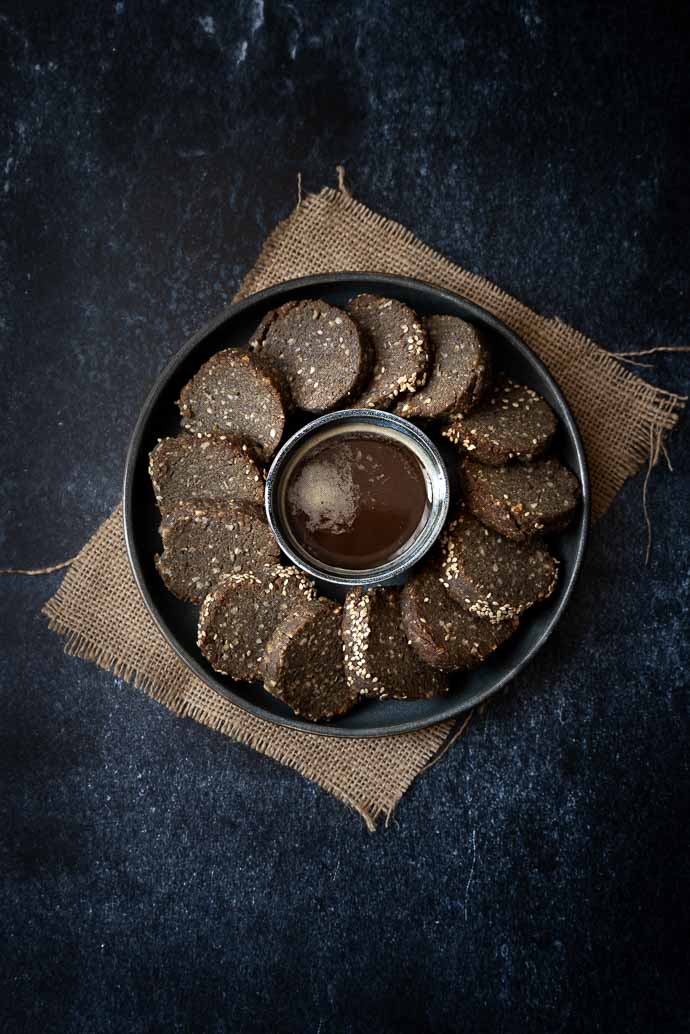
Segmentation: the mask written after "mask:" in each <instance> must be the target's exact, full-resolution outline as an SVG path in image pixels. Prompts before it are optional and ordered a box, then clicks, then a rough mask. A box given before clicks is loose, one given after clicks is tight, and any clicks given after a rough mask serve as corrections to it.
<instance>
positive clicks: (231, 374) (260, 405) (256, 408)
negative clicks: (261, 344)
mask: <svg viewBox="0 0 690 1034" xmlns="http://www.w3.org/2000/svg"><path fill="white" fill-rule="evenodd" d="M177 404H178V406H179V409H180V416H181V418H182V426H183V427H184V429H185V430H186V431H191V432H192V434H197V435H207V434H213V435H225V436H226V437H229V438H240V439H242V440H244V441H245V442H247V443H249V444H250V445H251V446H252V447H253V448H254V450H255V451H256V453H257V454H258V456H259V457H260V458H261V459H262V460H265V461H268V460H270V458H271V456H272V455H273V453H274V452H275V451H276V449H277V448H278V446H279V444H280V439H281V438H282V436H283V430H284V428H285V413H286V410H287V408H288V406H289V397H288V394H287V391H286V388H285V386H284V384H283V383H282V381H281V379H280V377H279V376H278V374H276V372H275V371H274V370H272V369H270V368H269V367H268V366H267V365H265V364H262V363H261V362H260V361H259V360H257V359H255V358H254V357H253V356H251V355H249V353H248V352H243V351H240V350H239V349H236V348H226V349H225V350H224V351H223V352H217V353H216V355H214V356H211V358H210V359H209V360H207V362H205V363H204V365H203V366H202V367H201V369H200V370H199V371H198V373H196V374H195V375H194V377H192V379H191V381H189V383H188V384H186V385H185V386H184V388H183V389H182V391H181V393H180V398H179V401H178V403H177Z"/></svg>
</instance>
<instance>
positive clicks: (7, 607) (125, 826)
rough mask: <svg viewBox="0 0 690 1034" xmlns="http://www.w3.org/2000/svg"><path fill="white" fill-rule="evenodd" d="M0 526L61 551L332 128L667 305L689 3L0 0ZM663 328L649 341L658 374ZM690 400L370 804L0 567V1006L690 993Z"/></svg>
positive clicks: (509, 285) (164, 1017) (283, 1011)
mask: <svg viewBox="0 0 690 1034" xmlns="http://www.w3.org/2000/svg"><path fill="white" fill-rule="evenodd" d="M0 10H1V13H0V39H1V40H2V51H3V57H2V65H1V66H0V67H1V68H2V73H1V75H2V90H1V91H0V106H1V109H2V133H1V139H2V143H1V154H0V212H1V222H2V241H1V249H2V250H1V253H0V261H1V263H2V268H1V269H0V321H1V323H0V327H1V331H2V333H1V347H2V377H1V389H0V390H1V391H2V403H1V410H0V413H1V415H0V421H1V423H0V430H1V433H0V454H1V457H0V469H1V470H2V480H1V482H0V500H1V503H0V507H1V515H0V516H1V524H0V564H3V565H21V566H30V565H44V564H49V563H53V562H55V561H58V560H60V559H63V558H65V557H67V556H71V555H72V554H74V553H75V552H76V551H77V550H78V548H79V547H80V546H81V544H82V543H83V541H84V540H85V538H86V537H87V536H88V535H89V534H90V533H91V532H92V531H94V529H95V528H96V527H97V525H98V524H99V522H100V521H101V520H102V519H103V518H104V517H105V516H106V515H107V514H108V513H109V512H110V510H111V509H112V507H113V506H114V505H115V504H116V502H117V500H118V498H119V495H120V481H121V475H122V465H123V458H124V454H125V448H126V444H127V439H128V435H129V433H130V429H131V427H132V425H133V422H134V420H135V417H136V415H137V411H138V408H139V406H140V404H141V402H142V400H143V397H144V394H145V392H146V391H147V389H148V387H149V385H150V383H151V382H152V380H153V379H154V377H155V376H156V374H157V372H158V371H159V370H160V368H161V366H162V364H163V363H164V361H165V360H166V359H167V357H168V356H169V355H170V354H171V353H172V352H173V351H174V350H175V349H177V348H178V347H179V346H180V345H181V344H182V342H183V341H184V340H185V338H186V337H187V335H188V334H190V332H192V331H193V330H194V329H195V328H197V327H198V326H199V325H200V324H202V323H203V322H204V321H205V320H207V319H208V318H209V317H211V316H213V315H214V314H215V313H216V312H217V311H218V310H219V309H221V308H222V307H223V306H224V305H225V304H226V302H227V301H228V298H229V297H230V296H231V295H232V294H233V292H234V291H235V289H236V287H237V285H238V283H239V280H240V278H241V277H242V275H243V273H244V272H245V271H246V270H247V269H248V268H249V267H250V266H251V264H252V263H253V262H254V260H255V258H256V256H257V254H258V251H259V248H260V246H261V243H262V241H263V239H264V238H265V236H266V234H267V233H268V231H269V230H270V229H271V228H272V227H273V226H274V224H275V223H276V221H277V220H278V219H280V218H282V217H284V216H285V215H287V214H288V212H289V211H290V209H291V208H292V206H293V204H294V202H295V194H296V176H297V172H298V171H301V172H302V174H303V178H304V185H305V188H306V189H318V188H319V187H321V186H322V184H324V183H326V182H327V183H333V182H334V180H335V166H336V164H338V163H342V164H344V165H345V166H346V167H347V169H348V173H349V180H350V184H351V186H352V189H353V190H354V192H355V194H356V195H357V196H358V197H360V198H361V199H362V200H363V201H365V202H367V203H368V204H369V205H371V206H372V207H374V208H376V209H379V210H380V211H382V212H384V213H386V214H387V215H389V216H392V217H394V218H396V219H399V220H401V221H402V222H403V223H405V224H407V225H409V226H410V227H412V228H413V229H414V230H415V232H416V233H417V234H418V235H419V236H420V237H421V238H423V239H424V240H426V241H428V242H429V243H431V244H432V245H434V246H435V247H437V248H439V249H441V250H442V251H444V252H446V253H447V254H448V255H449V256H450V257H451V258H453V259H455V260H456V261H458V262H460V263H462V264H464V265H465V266H467V267H469V268H470V269H473V270H476V271H477V272H479V273H482V274H484V275H486V276H488V277H490V278H491V279H492V280H495V281H496V282H497V283H498V284H500V285H501V286H502V287H504V288H506V289H507V290H509V291H510V292H512V293H513V294H515V295H516V296H518V297H519V298H520V299H522V300H523V301H525V302H527V303H529V304H530V305H532V306H533V307H535V308H536V309H538V310H539V311H540V312H542V313H545V314H549V315H552V314H557V315H559V316H560V317H562V318H563V319H565V320H567V321H569V322H571V323H573V324H574V325H576V326H578V327H579V328H581V329H582V330H584V331H586V332H587V333H589V334H590V335H592V336H593V337H594V338H595V339H597V340H599V341H600V342H602V343H603V344H605V345H606V346H608V347H611V348H613V349H618V350H629V349H632V348H638V347H645V346H650V345H656V344H665V345H677V344H687V343H688V275H689V273H690V247H689V245H688V182H689V179H690V168H689V161H688V155H689V153H690V152H689V151H688V125H690V117H689V116H690V101H689V90H688V87H689V85H690V83H689V76H688V43H689V39H690V35H689V32H688V14H687V11H688V9H687V6H686V5H681V4H675V5H673V4H670V5H666V4H664V5H662V4H654V3H631V2H626V3H610V4H599V3H592V4H587V3H579V2H578V3H563V4H556V3H552V4H547V3H538V2H533V0H526V2H519V0H516V2H514V3H498V2H486V0H485V2H481V3H480V2H476V3H450V2H448V3H442V2H438V0H436V2H426V3H413V2H409V3H384V2H376V0H374V2H369V3H364V2H353V3H344V2H343V3H338V4H324V3H319V2H318V0H311V2H295V3H280V2H273V0H265V3H262V2H261V0H253V2H248V0H245V2H242V3H226V4H222V3H220V2H218V0H205V2H196V0H194V2H189V3H173V2H168V3H165V2H161V3H157V4H156V3H149V2H136V3H135V2H132V0H118V2H116V3H94V2H92V3H86V2H82V0H80V2H72V3H70V4H65V3H62V4H61V3H50V4H49V3H47V2H43V3H36V2H34V3H26V0H22V2H21V3H20V2H18V0H4V2H3V3H2V7H1V9H0ZM688 370H689V361H688V359H687V358H686V357H684V356H662V357H659V358H657V359H656V360H655V361H654V368H653V369H650V370H643V371H642V373H644V375H645V376H647V377H649V378H650V379H652V380H655V381H658V383H659V384H662V385H664V386H667V387H674V388H675V389H676V390H680V391H681V392H682V391H685V390H686V389H687V383H688ZM689 444H690V438H689V437H688V431H687V426H682V427H681V428H680V429H679V431H678V432H677V433H676V434H675V435H674V436H673V437H672V439H671V441H670V446H669V448H670V457H671V462H672V464H673V466H674V469H675V473H673V474H671V473H669V472H668V471H667V470H666V469H665V468H664V469H661V468H659V469H658V470H657V471H656V472H655V474H654V478H653V481H652V484H651V488H650V506H651V513H652V519H653V524H654V548H653V552H652V559H651V562H650V564H649V567H648V568H647V569H645V568H644V567H643V557H644V549H645V531H644V526H643V514H642V506H641V495H642V480H641V478H639V477H638V478H637V479H635V480H634V481H632V482H631V483H630V484H628V486H627V487H626V489H625V490H624V491H623V493H622V494H621V497H620V499H619V500H618V502H617V503H616V505H615V506H614V507H613V509H612V510H611V512H610V513H609V514H608V516H607V517H606V518H605V519H604V520H603V521H602V522H601V523H600V525H599V526H598V527H597V528H596V529H595V531H594V533H593V535H592V541H591V548H590V552H589V557H588V560H587V564H586V569H585V571H584V574H583V577H582V580H581V583H580V586H579V588H578V591H577V594H576V598H575V599H574V601H573V603H572V605H571V607H570V609H569V611H568V613H567V615H566V617H565V619H564V621H563V624H562V626H561V628H560V630H559V632H558V634H557V635H555V636H554V638H553V640H552V641H551V643H550V644H549V645H548V647H547V648H546V649H545V650H544V651H543V652H542V654H541V655H540V656H539V658H538V660H537V661H536V663H534V664H533V665H532V666H531V667H530V668H529V670H528V671H527V672H525V673H524V674H523V675H522V676H521V677H520V678H519V679H518V680H517V681H516V682H515V683H514V684H513V686H512V687H511V689H510V692H509V693H508V694H506V695H505V696H503V697H502V698H501V699H500V700H498V701H497V702H496V703H495V705H494V706H492V707H491V708H490V710H489V711H488V713H487V715H486V717H484V718H483V719H482V720H481V721H478V722H476V724H475V726H474V728H473V729H472V731H471V733H470V734H469V735H468V736H467V737H466V739H465V740H464V741H463V742H461V743H460V745H459V746H458V747H456V749H455V750H454V751H453V752H452V753H451V754H450V755H449V756H448V757H447V758H446V759H445V760H444V761H443V762H442V763H441V764H439V765H438V766H437V767H436V768H435V769H433V770H432V771H431V772H429V773H428V774H427V775H425V776H424V777H423V778H421V779H420V780H419V782H418V783H417V784H416V785H415V786H414V787H413V789H412V791H411V792H410V793H409V794H408V795H407V797H406V798H405V799H404V801H403V802H402V804H401V805H400V807H399V809H398V812H397V814H396V817H395V819H394V820H393V822H392V823H391V824H390V826H389V828H387V829H383V830H381V832H379V833H378V834H376V835H374V836H371V835H369V834H368V833H367V832H366V831H365V829H364V827H363V825H362V822H361V820H360V819H359V818H358V817H357V816H356V815H355V814H354V813H351V812H349V811H348V810H347V809H346V808H344V807H343V805H341V804H339V803H337V802H336V801H335V800H334V799H332V798H331V797H329V796H327V795H326V794H325V793H322V792H320V791H318V790H316V789H315V788H314V787H313V786H312V785H310V784H309V783H307V782H305V781H303V780H302V779H301V778H300V777H299V776H297V775H296V774H294V773H293V772H291V771H288V770H287V769H284V768H281V767H279V766H278V765H277V764H274V763H273V762H271V761H268V760H266V759H265V758H263V757H261V756H260V755H258V754H255V753H253V752H252V751H250V750H247V749H245V748H243V747H240V746H238V745H236V744H234V743H232V742H231V741H229V740H227V739H225V738H223V737H221V736H218V735H215V734H214V733H212V732H210V731H208V730H207V729H204V728H201V727H200V726H198V725H195V724H193V723H192V722H190V721H179V720H176V719H175V718H173V717H172V716H171V715H170V714H169V713H168V712H167V711H165V710H164V709H163V708H162V707H160V706H158V705H156V704H154V703H153V702H151V701H150V700H149V699H147V698H146V697H145V696H144V695H143V694H142V693H140V692H137V691H135V690H134V689H132V688H130V687H129V686H127V685H125V684H124V683H123V682H121V681H120V680H118V679H114V678H113V677H112V676H110V675H108V674H106V673H105V672H102V671H99V670H97V669H96V668H94V667H92V666H90V665H87V664H85V663H82V662H80V661H77V660H74V659H70V658H68V657H65V656H64V655H63V653H62V644H61V642H60V641H59V640H58V639H57V638H56V637H55V636H53V635H52V634H50V633H49V632H48V631H47V629H46V625H45V621H44V619H43V618H41V617H40V616H39V608H40V606H41V604H42V602H43V601H44V600H45V599H46V597H47V596H48V595H49V594H51V593H52V592H53V591H54V590H55V589H56V587H57V585H58V584H59V579H60V575H53V576H50V577H46V578H40V579H37V578H34V579H29V578H4V579H3V581H2V583H1V588H2V603H3V612H4V613H3V619H2V636H3V638H4V649H3V652H2V657H1V659H0V664H1V668H0V671H1V686H2V710H1V712H0V715H1V716H0V735H1V737H2V742H1V743H0V764H1V765H2V775H3V787H2V791H1V793H0V808H1V809H2V827H1V828H2V836H1V837H0V852H1V854H0V859H1V865H2V872H3V883H2V902H1V908H0V917H1V918H0V930H1V934H0V943H1V947H0V952H1V958H0V1028H1V1029H2V1030H3V1032H15V1031H44V1030H46V1031H59V1032H62V1031H69V1032H79V1034H93V1032H95V1031H98V1032H99V1034H106V1032H128V1034H129V1032H132V1034H137V1032H147V1034H148V1032H158V1031H166V1032H168V1031H196V1030H200V1031H213V1032H222V1031H232V1032H242V1034H244V1032H253V1031H290V1032H292V1031H295V1032H300V1034H301V1032H313V1034H331V1032H332V1034H345V1032H371V1031H385V1032H388V1031H390V1032H423V1031H434V1032H443V1031H456V1030H470V1031H501V1032H513V1031H514V1032H525V1031H595V1030H596V1031H602V1032H606V1034H609V1032H617V1031H625V1032H626V1034H628V1032H649V1031H652V1030H659V1031H664V1032H676V1031H683V1030H688V1029H690V1027H689V1024H688V1006H690V996H689V994H688V978H689V975H690V974H688V967H687V955H688V937H689V933H690V929H689V927H690V923H689V919H690V906H689V905H688V850H687V848H688V824H689V820H690V815H689V811H690V809H689V807H688V803H689V799H690V792H689V782H688V746H687V735H688V710H689V708H688V704H689V700H690V693H689V686H688V661H689V651H688V641H687V620H688V596H689V576H688V544H689V538H690V520H689V516H688V515H689V513H690V492H689V479H688V474H689V472H690V454H689V449H688V446H689Z"/></svg>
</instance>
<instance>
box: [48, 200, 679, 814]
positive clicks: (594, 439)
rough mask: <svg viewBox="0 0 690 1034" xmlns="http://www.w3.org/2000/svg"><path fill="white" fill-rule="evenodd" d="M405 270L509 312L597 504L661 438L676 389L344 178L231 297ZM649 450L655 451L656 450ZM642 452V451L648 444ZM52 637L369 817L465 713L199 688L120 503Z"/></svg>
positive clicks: (296, 215) (69, 579)
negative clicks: (296, 720)
mask: <svg viewBox="0 0 690 1034" xmlns="http://www.w3.org/2000/svg"><path fill="white" fill-rule="evenodd" d="M337 271H362V272H366V271H369V272H384V273H394V274H399V275H404V276H413V277H417V278H419V279H422V280H427V281H429V282H430V283H433V284H437V285H439V286H442V287H446V288H449V289H451V290H453V291H457V292H458V293H460V294H463V295H465V296H466V297H468V298H470V299H472V300H473V301H475V302H477V303H479V304H480V305H483V306H484V307H485V308H487V309H489V310H490V311H491V312H493V313H494V314H495V315H496V316H498V317H499V318H500V319H502V320H504V321H505V322H506V323H507V324H509V325H510V326H511V327H512V328H513V330H515V331H516V332H517V333H518V334H519V335H520V336H521V337H523V338H524V340H525V341H526V342H527V343H528V344H529V345H530V346H531V347H532V348H533V349H534V351H535V352H536V353H537V354H538V355H539V356H540V357H541V359H542V360H543V361H544V362H545V363H546V365H547V366H548V367H549V368H550V370H551V372H552V373H553V374H554V376H555V378H556V380H557V381H558V382H559V384H560V385H561V387H562V389H563V390H564V392H565V394H566V397H567V398H568V401H569V403H570V405H571V407H572V409H573V411H574V413H575V417H576V419H577V421H578V424H579V427H580V431H581V433H582V436H583V439H584V442H585V447H586V449H587V454H588V459H589V464H590V470H591V475H592V497H593V510H594V514H595V515H596V516H598V515H600V514H602V513H603V512H604V511H605V510H606V509H607V508H608V506H609V504H610V502H611V500H612V499H613V497H614V496H615V494H616V492H617V491H618V490H619V488H620V487H621V485H622V484H623V482H624V481H625V479H626V478H627V477H629V476H630V475H631V474H633V473H635V472H636V471H637V470H638V469H639V467H640V465H641V463H642V462H644V461H645V460H648V459H649V448H650V441H651V442H658V443H663V437H664V435H665V434H666V433H667V432H668V431H669V430H670V429H671V428H672V427H673V425H674V424H675V422H676V420H677V417H678V413H679V411H680V409H681V407H682V404H683V400H682V399H681V398H680V397H679V396H677V395H672V394H671V393H669V392H666V391H663V390H662V389H659V388H655V387H653V386H651V385H649V384H647V383H645V382H644V381H643V380H641V379H640V378H639V377H637V376H636V375H635V374H634V373H632V372H631V371H630V370H628V369H626V368H625V367H624V366H623V364H622V363H620V362H618V360H617V359H616V358H615V356H613V355H611V354H609V353H608V352H605V351H604V350H603V349H601V348H599V347H598V346H597V345H595V344H594V343H593V342H592V341H590V340H588V339H587V338H586V337H584V336H583V335H582V334H580V333H578V331H576V330H573V329H572V328H571V327H568V326H566V324H564V323H562V322H561V321H560V320H554V319H546V318H544V317H542V316H538V315H537V314H536V313H534V312H532V311H531V310H530V309H528V308H527V307H526V306H524V305H522V304H521V303H520V302H518V301H516V300H515V299H514V298H511V297H510V296H509V295H507V294H505V293H504V292H503V291H501V290H500V289H499V288H497V287H495V286H494V285H493V284H490V283H488V281H486V280H483V279H482V278H481V277H478V276H476V275H474V274H472V273H468V272H466V271H465V270H463V269H461V268H459V267H458V266H455V265H453V263H451V262H450V261H449V260H448V259H446V258H444V257H443V256H442V255H439V254H438V253H436V252H435V251H433V250H432V249H431V248H430V247H428V246H427V245H425V244H423V243H421V242H420V241H418V240H417V239H416V238H415V237H414V235H413V234H412V233H411V232H410V231H409V230H406V229H405V228H404V227H402V226H400V225H399V224H397V223H394V222H392V221H391V220H389V219H386V218H384V217H383V216H380V215H377V214H376V213H375V212H372V211H371V210H370V209H368V208H366V207H365V206H364V205H362V204H361V203H360V202H358V201H356V200H354V199H353V198H352V196H351V195H350V194H349V193H348V192H347V191H346V190H345V189H340V190H331V189H325V190H322V191H321V192H320V193H319V194H310V195H307V196H306V197H303V198H301V199H300V203H299V204H298V206H297V208H296V209H295V211H294V212H293V214H292V215H291V216H290V217H289V218H288V219H286V220H285V221H284V222H282V223H281V224H280V225H279V226H278V227H277V228H276V229H275V230H274V231H273V233H272V234H271V236H270V237H269V238H268V240H267V241H266V244H265V246H264V248H263V251H262V252H261V255H260V257H259V260H258V262H257V264H256V266H255V267H254V269H253V270H252V271H251V272H250V273H249V275H248V276H247V278H246V279H245V281H244V283H243V285H242V288H241V290H240V292H239V293H238V295H237V297H238V298H241V297H245V296H247V295H249V294H252V293H254V292H255V291H258V290H261V289H262V288H265V287H269V286H271V285H272V284H276V283H280V282H281V281H283V280H287V279H291V278H293V277H298V276H306V275H308V274H310V273H323V272H337ZM658 451H659V450H658V449H656V454H658ZM655 458H656V456H655ZM44 612H45V613H46V615H47V616H48V619H49V623H50V627H51V628H52V629H54V630H55V631H56V632H58V633H59V634H60V635H61V636H63V637H64V639H65V649H66V650H67V652H68V653H72V654H76V655H77V656H79V657H82V658H84V659H86V660H90V661H94V662H95V663H96V664H99V665H100V666H101V667H103V668H106V669H107V670H109V671H112V672H114V673H115V674H116V675H118V676H119V677H121V678H123V679H125V680H126V681H128V682H131V683H133V684H134V685H135V686H137V687H140V688H141V689H143V690H145V691H146V692H147V693H148V694H149V695H150V696H152V697H153V698H154V699H155V700H157V701H159V702H160V703H161V704H164V705H165V706H166V707H168V708H170V710H172V711H173V712H174V713H175V714H177V715H180V716H186V717H190V718H193V719H194V720H195V721H198V722H201V723H202V724H204V725H206V726H208V727H209V728H212V729H216V730H218V731H219V732H221V733H224V734H225V735H227V736H231V737H233V738H234V739H236V740H239V741H240V742H241V743H244V744H246V745H248V746H250V747H253V748H254V749H255V750H258V751H261V752H262V753H264V754H266V755H267V756H268V757H271V758H274V759H275V760H277V761H279V762H281V763H282V764H284V765H288V766H289V767H291V768H294V769H295V770H296V771H298V772H300V773H301V774H302V775H304V776H306V777H307V778H308V779H312V780H313V781H314V782H316V783H317V784H318V785H319V786H321V787H323V789H325V790H327V791H329V792H330V793H332V794H334V795H335V796H336V797H337V798H338V799H339V800H341V801H343V802H344V803H346V804H348V805H350V806H351V807H352V808H354V809H355V810H356V811H357V812H359V814H360V815H361V816H362V818H363V819H364V821H365V823H366V825H367V827H368V828H369V829H370V830H373V829H374V828H375V825H376V823H377V821H378V820H379V819H381V818H386V819H388V818H389V817H390V816H391V814H392V813H393V810H394V808H395V806H396V804H397V803H398V801H399V800H400V798H401V797H402V796H403V794H404V793H405V791H406V790H407V789H408V788H409V786H410V785H411V783H412V782H413V780H414V779H415V777H416V776H417V775H419V774H420V773H421V772H422V771H423V770H425V769H426V768H427V767H428V766H429V764H430V762H432V761H433V760H434V759H435V758H436V757H437V756H439V755H440V754H441V753H442V752H443V750H444V745H446V746H447V745H449V737H450V736H453V735H457V734H458V732H461V731H463V730H464V728H465V725H460V724H459V723H454V722H445V723H443V724H441V725H438V726H434V727H433V728H430V729H426V730H422V731H421V732H417V733H410V734H406V735H402V736H389V737H381V738H377V739H367V740H353V739H348V738H334V737H324V736H319V735H316V734H311V733H304V732H299V731H295V730H292V729H285V728H281V727H279V726H276V725H273V724H272V723H270V722H266V721H264V720H262V719H260V718H256V717H254V716H253V715H250V714H248V713H247V712H245V711H243V710H242V709H241V708H239V707H237V706H235V705H234V704H232V703H231V702H229V701H227V700H225V699H224V698H222V697H220V696H218V694H216V693H214V692H213V691H211V690H210V689H208V688H207V687H206V686H205V685H204V684H203V683H202V682H201V681H200V680H199V679H198V678H197V677H196V676H195V675H194V674H193V673H192V672H190V671H189V670H188V669H187V668H186V667H185V665H184V664H183V663H182V661H181V660H180V659H179V658H178V656H177V654H176V653H175V652H174V650H173V649H172V648H171V647H170V646H169V645H168V643H167V642H166V640H165V638H164V637H163V635H162V634H161V632H160V631H159V630H158V627H157V626H156V624H155V622H154V621H153V619H152V618H151V616H150V615H149V613H148V611H147V610H146V607H145V606H144V603H143V600H142V598H141V596H140V594H139V592H138V589H137V587H136V584H135V582H134V578H133V576H132V573H131V570H130V567H129V563H128V560H127V555H126V549H125V541H124V531H123V527H122V512H121V509H120V508H119V507H118V509H117V510H115V512H114V513H113V514H112V515H111V516H110V517H109V518H108V519H107V520H106V521H105V522H104V524H102V525H101V527H100V528H99V529H98V531H97V532H96V534H95V535H94V536H93V538H92V539H91V540H90V541H89V542H88V543H87V544H86V546H85V547H84V549H83V550H82V551H81V553H80V554H79V556H78V557H77V558H76V559H75V560H74V562H73V563H72V564H71V565H70V568H69V570H68V572H67V574H66V575H65V578H64V579H63V582H62V584H61V586H60V588H59V589H58V591H57V593H56V594H55V596H53V597H52V599H50V600H49V601H48V602H47V603H46V605H45V608H44Z"/></svg>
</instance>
